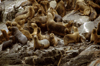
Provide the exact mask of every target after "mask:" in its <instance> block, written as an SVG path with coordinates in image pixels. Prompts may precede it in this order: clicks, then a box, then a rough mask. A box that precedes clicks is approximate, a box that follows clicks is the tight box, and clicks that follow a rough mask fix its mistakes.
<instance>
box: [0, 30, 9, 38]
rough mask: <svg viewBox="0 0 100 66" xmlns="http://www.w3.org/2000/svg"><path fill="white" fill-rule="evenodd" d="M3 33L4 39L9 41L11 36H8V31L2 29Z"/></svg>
mask: <svg viewBox="0 0 100 66" xmlns="http://www.w3.org/2000/svg"><path fill="white" fill-rule="evenodd" d="M1 32H2V35H3V36H4V38H5V39H6V40H9V36H8V34H7V32H6V30H3V29H1Z"/></svg>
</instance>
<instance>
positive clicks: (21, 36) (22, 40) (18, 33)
mask: <svg viewBox="0 0 100 66" xmlns="http://www.w3.org/2000/svg"><path fill="white" fill-rule="evenodd" d="M12 33H13V35H14V36H15V37H16V38H17V40H18V41H19V42H20V43H21V44H26V43H27V37H26V36H25V35H24V34H23V33H22V32H21V31H20V30H19V29H18V28H17V27H15V26H14V27H12Z"/></svg>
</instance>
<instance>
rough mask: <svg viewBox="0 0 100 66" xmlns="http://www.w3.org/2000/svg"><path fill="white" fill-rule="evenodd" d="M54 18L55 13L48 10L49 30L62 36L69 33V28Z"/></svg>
mask: <svg viewBox="0 0 100 66" xmlns="http://www.w3.org/2000/svg"><path fill="white" fill-rule="evenodd" d="M53 19H54V18H53V15H52V14H51V13H50V12H48V14H47V30H48V31H49V32H53V33H55V34H58V35H60V36H64V35H66V34H69V29H68V28H66V27H65V26H64V25H62V24H60V23H56V22H55V21H54V20H53Z"/></svg>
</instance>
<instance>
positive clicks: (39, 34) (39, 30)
mask: <svg viewBox="0 0 100 66" xmlns="http://www.w3.org/2000/svg"><path fill="white" fill-rule="evenodd" d="M37 36H38V39H39V40H42V39H48V36H46V35H42V34H41V28H40V27H38V31H37Z"/></svg>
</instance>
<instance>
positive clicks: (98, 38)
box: [90, 29, 100, 44]
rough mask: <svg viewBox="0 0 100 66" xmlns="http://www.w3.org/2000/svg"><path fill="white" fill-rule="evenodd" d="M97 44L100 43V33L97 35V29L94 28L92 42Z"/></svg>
mask: <svg viewBox="0 0 100 66" xmlns="http://www.w3.org/2000/svg"><path fill="white" fill-rule="evenodd" d="M92 42H93V44H97V43H100V35H97V29H93V30H92V33H91V40H90V43H92Z"/></svg>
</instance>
